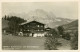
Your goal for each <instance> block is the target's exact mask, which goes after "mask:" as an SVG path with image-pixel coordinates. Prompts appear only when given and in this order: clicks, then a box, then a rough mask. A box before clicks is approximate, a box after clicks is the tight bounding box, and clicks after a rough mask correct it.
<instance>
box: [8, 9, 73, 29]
mask: <svg viewBox="0 0 80 52" xmlns="http://www.w3.org/2000/svg"><path fill="white" fill-rule="evenodd" d="M9 16H19V17H21V18H24V19H26V20H27V21H33V20H35V21H38V22H42V23H44V24H46V27H50V28H54V27H57V26H60V25H64V24H68V23H70V22H72V21H74V20H73V19H67V18H61V17H56V16H55V15H54V14H53V13H52V12H47V11H45V10H42V9H36V10H34V11H30V12H28V13H19V14H16V13H10V14H9Z"/></svg>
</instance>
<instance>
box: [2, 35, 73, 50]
mask: <svg viewBox="0 0 80 52" xmlns="http://www.w3.org/2000/svg"><path fill="white" fill-rule="evenodd" d="M45 39H46V38H45V37H21V36H11V35H3V36H2V46H3V47H2V48H3V50H5V49H7V50H45V45H44V43H45ZM58 41H59V42H60V43H62V46H60V47H57V49H58V50H70V49H71V46H70V41H68V40H65V39H63V38H58ZM5 46H6V47H5Z"/></svg>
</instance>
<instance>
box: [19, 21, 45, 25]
mask: <svg viewBox="0 0 80 52" xmlns="http://www.w3.org/2000/svg"><path fill="white" fill-rule="evenodd" d="M30 23H38V24H42V25H45V24H43V23H41V22H38V21H30V22H24V23H21V24H20V25H25V24H30Z"/></svg>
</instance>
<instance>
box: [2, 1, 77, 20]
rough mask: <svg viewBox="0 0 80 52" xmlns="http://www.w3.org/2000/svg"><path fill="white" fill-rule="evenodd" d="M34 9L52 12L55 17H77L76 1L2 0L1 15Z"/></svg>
mask: <svg viewBox="0 0 80 52" xmlns="http://www.w3.org/2000/svg"><path fill="white" fill-rule="evenodd" d="M36 9H43V10H45V11H47V12H52V13H53V14H54V15H55V16H56V17H62V18H70V19H77V18H78V2H3V3H2V16H4V15H9V14H10V13H15V14H18V13H22V14H24V13H26V14H27V13H28V12H30V11H33V10H36Z"/></svg>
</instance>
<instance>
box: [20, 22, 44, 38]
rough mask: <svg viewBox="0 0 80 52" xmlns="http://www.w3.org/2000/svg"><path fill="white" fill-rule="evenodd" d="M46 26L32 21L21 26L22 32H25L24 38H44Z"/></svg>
mask: <svg viewBox="0 0 80 52" xmlns="http://www.w3.org/2000/svg"><path fill="white" fill-rule="evenodd" d="M44 26H45V24H43V23H40V22H37V21H31V22H27V23H22V24H20V31H22V32H23V34H24V35H23V36H33V37H37V36H41V37H42V36H44V31H45V28H44Z"/></svg>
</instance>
